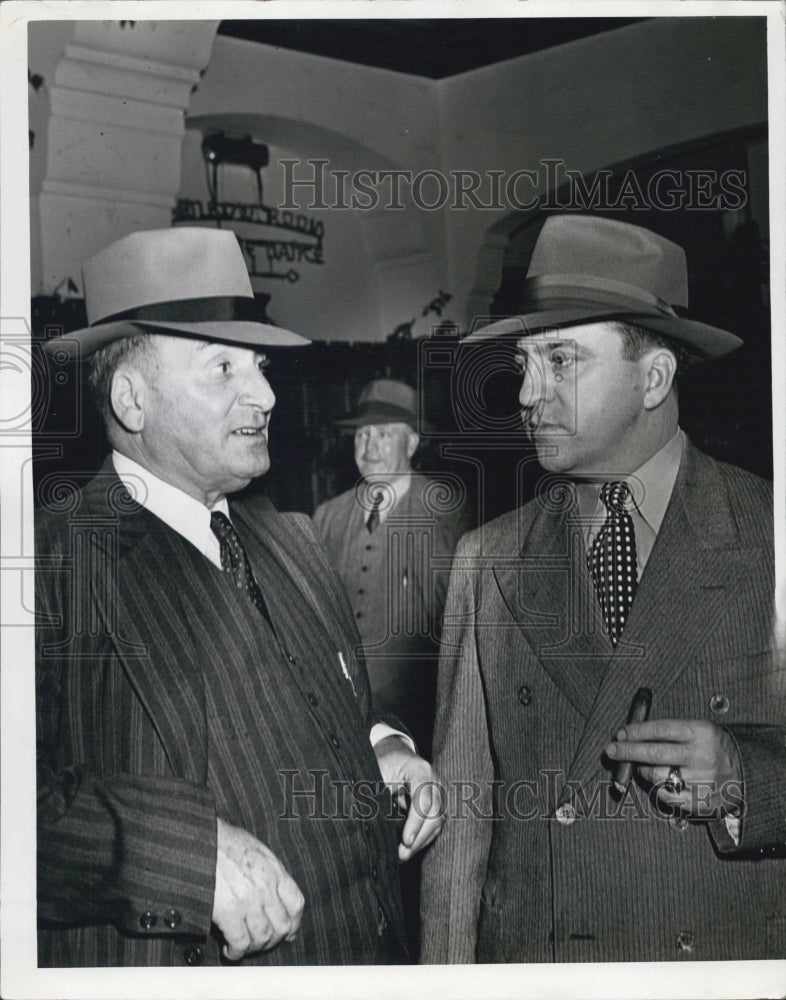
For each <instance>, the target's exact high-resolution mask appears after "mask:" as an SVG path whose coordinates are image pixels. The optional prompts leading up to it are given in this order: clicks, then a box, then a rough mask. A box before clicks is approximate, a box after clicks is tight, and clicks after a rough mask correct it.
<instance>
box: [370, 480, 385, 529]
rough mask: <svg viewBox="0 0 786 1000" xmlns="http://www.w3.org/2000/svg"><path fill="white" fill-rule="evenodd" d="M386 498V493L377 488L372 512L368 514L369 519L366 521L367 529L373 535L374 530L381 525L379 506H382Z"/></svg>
mask: <svg viewBox="0 0 786 1000" xmlns="http://www.w3.org/2000/svg"><path fill="white" fill-rule="evenodd" d="M383 499H384V494H383V493H382V490H377V492H376V493H375V494H374V502H373V503H372V505H371V513H370V514H369V515H368V521H366V531H367V532H368V533H369V534H370V535H373V534H374V531H375V530H376V529H377V527H378V525H379V508H380V507H381V506H382V500H383Z"/></svg>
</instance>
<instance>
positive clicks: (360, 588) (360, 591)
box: [358, 587, 366, 594]
mask: <svg viewBox="0 0 786 1000" xmlns="http://www.w3.org/2000/svg"><path fill="white" fill-rule="evenodd" d="M365 592H366V589H365V587H358V593H359V594H365Z"/></svg>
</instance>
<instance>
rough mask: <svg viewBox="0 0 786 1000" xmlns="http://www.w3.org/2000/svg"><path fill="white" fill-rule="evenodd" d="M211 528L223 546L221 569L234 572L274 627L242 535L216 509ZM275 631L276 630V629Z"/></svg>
mask: <svg viewBox="0 0 786 1000" xmlns="http://www.w3.org/2000/svg"><path fill="white" fill-rule="evenodd" d="M210 528H211V530H212V532H213V534H214V535H215V536H216V538H217V539H218V541H219V544H220V546H221V569H222V570H224V572H225V573H231V574H232V579H233V580H234V581H235V586H236V587H237V588H238V589H239V590H245V591H246V593H247V594H248V596H249V597H250V599H251V602H252V603H253V604H254V606H255V607H256V609H257V611H259V613H260V614H261V615H262V617H263V618H264V619H265V621H266V622H267V623H268V625H269V626H270V627H271V629H272V628H273V622H272V621H271V620H270V612H269V611H268V609H267V604H265V598H264V597H263V596H262V591H261V590H260V589H259V587H258V586H257V582H256V580H255V579H254V572H253V570H252V569H251V564H250V563H249V561H248V556H247V555H246V550H245V548H244V547H243V543H242V542H241V541H240V536H239V535H238V533H237V532H236V531H235V529H234V527H233V526H232V522H231V521H230V520H229V518H228V517H227V516H226V514H222V513H221V511H220V510H214V511H213V513H212V514H211V515H210ZM273 631H274V632H275V629H273Z"/></svg>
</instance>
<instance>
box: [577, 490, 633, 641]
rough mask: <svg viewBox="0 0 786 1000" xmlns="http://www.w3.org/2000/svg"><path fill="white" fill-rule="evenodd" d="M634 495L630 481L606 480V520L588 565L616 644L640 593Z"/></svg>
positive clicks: (601, 491)
mask: <svg viewBox="0 0 786 1000" xmlns="http://www.w3.org/2000/svg"><path fill="white" fill-rule="evenodd" d="M629 497H630V490H629V489H628V485H627V483H624V482H610V483H604V484H603V486H602V487H601V490H600V499H601V500H602V501H603V504H604V506H605V508H606V520H605V521H604V522H603V524H602V526H601V528H600V531H599V532H598V534H597V535H596V536H595V540H594V541H593V543H592V545H591V547H590V550H589V552H588V553H587V565H588V566H589V571H590V573H591V574H592V579H593V581H594V583H595V591H596V593H597V595H598V601H600V607H601V611H602V612H603V619H604V621H605V622H606V628H607V629H608V631H609V637H610V638H611V641H612V643H613V645H615V646H616V645H617V643H618V642H619V638H620V636H621V635H622V630H623V628H624V627H625V622H626V620H627V618H628V613H629V612H630V606H631V604H632V603H633V598H634V596H635V594H636V587H637V585H638V577H637V570H636V534H635V531H634V528H633V518H632V517H631V516H630V514H629V513H628V511H627V510H626V509H625V503H626V501H627V500H628V498H629Z"/></svg>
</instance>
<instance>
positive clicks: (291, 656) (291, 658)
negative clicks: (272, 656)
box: [287, 653, 297, 663]
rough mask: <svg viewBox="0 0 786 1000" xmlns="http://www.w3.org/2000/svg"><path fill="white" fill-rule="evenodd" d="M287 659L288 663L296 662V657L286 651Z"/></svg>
mask: <svg viewBox="0 0 786 1000" xmlns="http://www.w3.org/2000/svg"><path fill="white" fill-rule="evenodd" d="M287 659H288V660H289V662H290V663H297V659H296V658H295V657H294V656H293V655H292V654H291V653H287Z"/></svg>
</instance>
